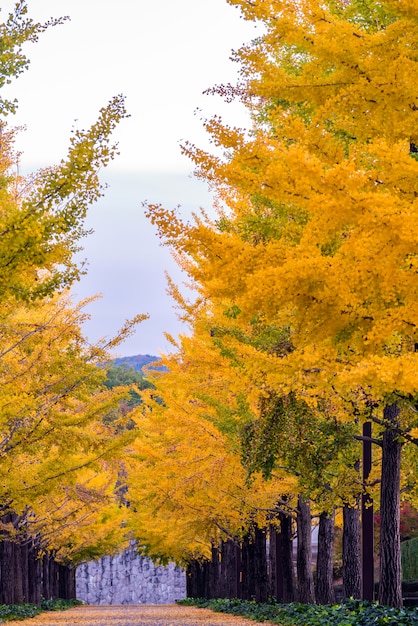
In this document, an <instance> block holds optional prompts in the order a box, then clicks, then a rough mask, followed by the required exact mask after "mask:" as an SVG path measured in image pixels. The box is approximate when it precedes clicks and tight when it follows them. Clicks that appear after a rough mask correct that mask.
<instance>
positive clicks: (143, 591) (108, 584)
mask: <svg viewBox="0 0 418 626" xmlns="http://www.w3.org/2000/svg"><path fill="white" fill-rule="evenodd" d="M76 593H77V598H78V599H79V600H83V602H87V603H88V604H101V605H103V604H171V603H172V602H175V601H176V600H180V599H181V598H184V597H185V596H186V574H185V572H184V570H182V569H181V568H179V567H176V566H175V565H174V564H173V563H170V564H169V565H168V566H167V567H161V566H158V567H157V566H156V565H154V563H153V562H152V561H151V560H150V559H148V558H145V557H141V556H140V555H138V554H136V552H135V550H134V549H133V548H131V549H129V550H126V551H125V552H123V553H121V554H118V555H116V556H113V557H104V558H103V559H100V560H98V561H91V562H90V563H86V564H84V565H81V566H80V567H79V568H78V569H77V571H76Z"/></svg>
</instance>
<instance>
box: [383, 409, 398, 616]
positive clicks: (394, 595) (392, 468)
mask: <svg viewBox="0 0 418 626" xmlns="http://www.w3.org/2000/svg"><path fill="white" fill-rule="evenodd" d="M399 413H400V411H399V407H398V405H397V404H396V403H394V404H392V405H386V406H385V409H384V413H383V417H384V420H385V421H386V422H389V423H390V424H392V425H393V427H394V428H396V427H397V426H398V417H399ZM401 448H402V444H401V443H400V441H399V435H398V433H397V432H396V430H394V429H392V428H390V427H387V429H386V430H385V431H384V433H383V444H382V482H381V487H380V582H379V602H380V603H381V604H385V605H387V606H393V607H401V606H402V585H401V541H400V476H401Z"/></svg>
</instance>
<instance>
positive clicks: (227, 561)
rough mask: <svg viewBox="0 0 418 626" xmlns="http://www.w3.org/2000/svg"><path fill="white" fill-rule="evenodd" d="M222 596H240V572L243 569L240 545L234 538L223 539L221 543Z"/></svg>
mask: <svg viewBox="0 0 418 626" xmlns="http://www.w3.org/2000/svg"><path fill="white" fill-rule="evenodd" d="M221 554H222V560H221V580H222V595H221V596H219V597H221V598H238V597H239V589H238V587H239V573H240V571H241V562H240V561H241V558H240V554H239V547H238V546H237V544H236V543H235V541H233V540H232V539H228V540H227V541H223V542H222V544H221Z"/></svg>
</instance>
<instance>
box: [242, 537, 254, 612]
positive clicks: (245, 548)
mask: <svg viewBox="0 0 418 626" xmlns="http://www.w3.org/2000/svg"><path fill="white" fill-rule="evenodd" d="M242 597H243V599H244V600H254V599H255V566H254V541H253V540H252V537H251V536H250V534H249V533H247V534H246V535H245V537H244V539H243V541H242Z"/></svg>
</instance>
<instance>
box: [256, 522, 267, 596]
mask: <svg viewBox="0 0 418 626" xmlns="http://www.w3.org/2000/svg"><path fill="white" fill-rule="evenodd" d="M254 559H255V563H254V574H255V600H256V602H266V601H267V599H268V591H267V551H266V531H265V530H264V529H261V528H258V526H256V527H255V529H254Z"/></svg>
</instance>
